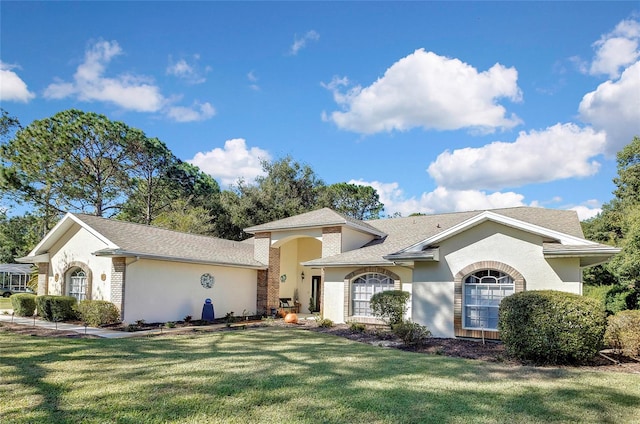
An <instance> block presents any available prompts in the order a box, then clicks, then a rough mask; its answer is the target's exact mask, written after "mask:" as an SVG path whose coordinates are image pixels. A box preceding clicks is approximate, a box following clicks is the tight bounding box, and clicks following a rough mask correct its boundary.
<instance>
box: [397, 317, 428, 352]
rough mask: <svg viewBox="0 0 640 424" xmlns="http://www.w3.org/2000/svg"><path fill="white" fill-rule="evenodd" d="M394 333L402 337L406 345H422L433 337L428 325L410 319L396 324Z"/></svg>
mask: <svg viewBox="0 0 640 424" xmlns="http://www.w3.org/2000/svg"><path fill="white" fill-rule="evenodd" d="M393 333H394V334H395V335H396V336H398V337H400V338H401V339H402V342H403V343H404V345H405V346H422V345H423V344H424V343H425V342H426V341H427V339H428V338H429V337H431V331H429V329H428V328H427V327H425V326H424V325H420V324H418V323H417V322H413V321H409V320H407V321H402V322H401V323H398V324H396V325H394V326H393Z"/></svg>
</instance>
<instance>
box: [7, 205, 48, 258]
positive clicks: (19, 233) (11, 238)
mask: <svg viewBox="0 0 640 424" xmlns="http://www.w3.org/2000/svg"><path fill="white" fill-rule="evenodd" d="M40 224H41V220H40V219H39V218H38V217H36V216H34V215H31V214H26V215H24V216H14V217H8V216H7V214H6V213H4V212H2V213H0V263H14V262H15V258H19V257H22V256H26V255H27V254H28V253H29V251H31V249H33V247H35V245H36V244H37V243H38V241H40V239H41V238H42V236H43V233H42V229H41V228H40Z"/></svg>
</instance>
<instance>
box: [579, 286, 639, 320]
mask: <svg viewBox="0 0 640 424" xmlns="http://www.w3.org/2000/svg"><path fill="white" fill-rule="evenodd" d="M584 295H585V296H586V297H590V298H592V299H596V300H597V301H599V302H600V303H601V304H602V306H603V307H604V309H605V311H606V312H607V314H609V315H613V314H615V313H618V312H620V311H624V310H630V309H638V308H640V291H638V290H636V289H634V288H632V287H624V286H621V285H608V286H606V285H605V286H585V287H584Z"/></svg>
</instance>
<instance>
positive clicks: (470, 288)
mask: <svg viewBox="0 0 640 424" xmlns="http://www.w3.org/2000/svg"><path fill="white" fill-rule="evenodd" d="M513 293H515V284H514V280H513V278H512V277H511V276H510V275H508V274H506V273H504V272H501V271H498V270H495V269H483V270H480V271H476V272H474V273H473V274H470V275H468V276H467V277H466V278H465V279H464V288H463V300H462V319H463V324H462V325H463V328H465V329H468V330H488V331H498V308H499V307H500V302H501V301H502V299H504V298H505V297H507V296H510V295H512V294H513Z"/></svg>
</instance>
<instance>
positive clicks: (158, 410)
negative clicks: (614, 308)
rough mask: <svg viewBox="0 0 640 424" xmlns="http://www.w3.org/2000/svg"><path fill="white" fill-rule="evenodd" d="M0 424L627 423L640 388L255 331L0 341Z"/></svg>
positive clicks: (638, 409)
mask: <svg viewBox="0 0 640 424" xmlns="http://www.w3.org/2000/svg"><path fill="white" fill-rule="evenodd" d="M0 383H1V384H0V422H3V423H80V422H82V423H115V422H118V423H143V422H144V423H243V424H244V423H287V422H291V423H425V422H444V423H539V422H567V423H568V422H580V423H587V422H594V423H595V422H598V423H607V422H610V423H626V422H628V423H631V422H638V420H639V419H640V376H638V375H634V374H624V373H603V372H588V371H583V370H578V369H570V368H569V369H568V368H531V367H513V366H508V365H502V364H495V363H486V362H481V361H471V360H462V359H453V358H447V357H443V356H429V355H423V354H415V353H410V352H403V351H398V350H394V349H385V348H380V347H373V346H368V345H364V344H359V343H355V342H351V341H349V340H345V339H342V338H338V337H335V336H330V335H324V334H318V333H314V332H308V331H302V330H296V329H282V328H273V327H267V328H260V329H251V330H246V331H240V330H238V331H231V332H219V333H209V334H194V335H189V336H185V335H183V336H163V337H151V338H134V339H120V340H106V339H55V338H39V337H28V336H19V335H16V334H10V333H4V332H0Z"/></svg>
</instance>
